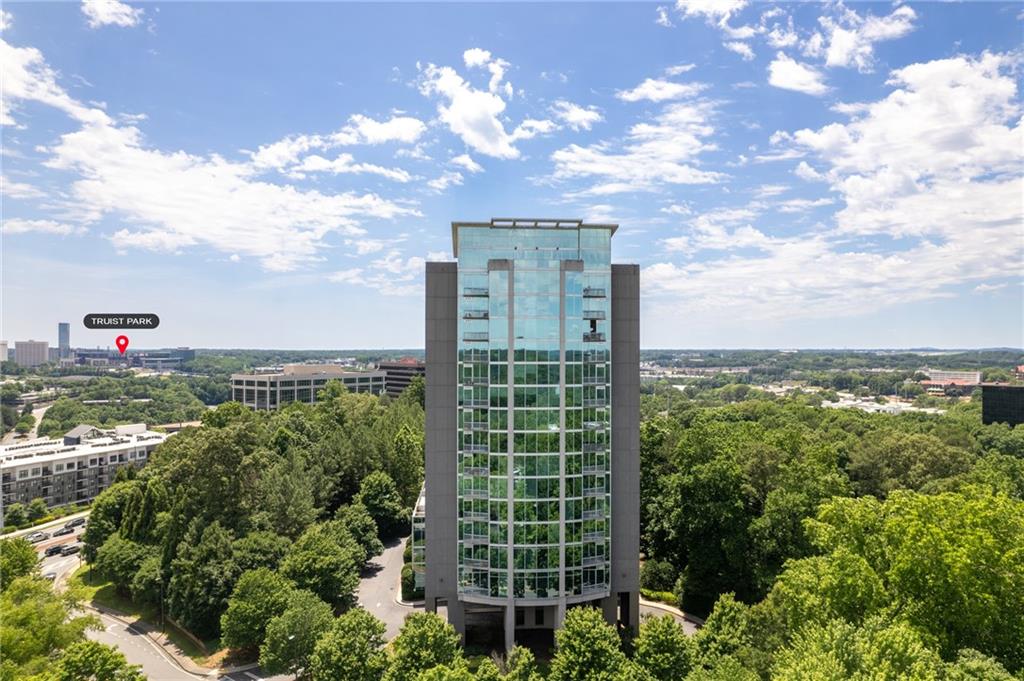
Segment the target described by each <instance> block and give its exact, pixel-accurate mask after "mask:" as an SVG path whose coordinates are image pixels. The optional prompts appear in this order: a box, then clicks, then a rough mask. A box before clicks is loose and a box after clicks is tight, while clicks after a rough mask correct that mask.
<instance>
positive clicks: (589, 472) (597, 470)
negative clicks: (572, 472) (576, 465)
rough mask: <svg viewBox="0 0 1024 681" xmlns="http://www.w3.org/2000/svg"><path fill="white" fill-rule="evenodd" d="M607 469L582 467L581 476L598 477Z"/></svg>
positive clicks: (602, 467)
mask: <svg viewBox="0 0 1024 681" xmlns="http://www.w3.org/2000/svg"><path fill="white" fill-rule="evenodd" d="M607 472H608V469H607V468H605V467H604V466H584V467H583V475H600V474H601V473H607Z"/></svg>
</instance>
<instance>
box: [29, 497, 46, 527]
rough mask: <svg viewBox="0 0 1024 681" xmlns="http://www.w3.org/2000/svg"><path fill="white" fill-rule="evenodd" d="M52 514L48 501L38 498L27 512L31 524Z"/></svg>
mask: <svg viewBox="0 0 1024 681" xmlns="http://www.w3.org/2000/svg"><path fill="white" fill-rule="evenodd" d="M49 512H50V509H49V508H47V506H46V500H45V499H40V498H39V497H36V498H35V499H33V500H32V501H31V502H30V503H29V505H28V509H27V510H26V514H27V515H28V520H29V522H33V523H34V522H35V521H37V520H39V519H40V518H42V517H43V516H45V515H46V514H47V513H49Z"/></svg>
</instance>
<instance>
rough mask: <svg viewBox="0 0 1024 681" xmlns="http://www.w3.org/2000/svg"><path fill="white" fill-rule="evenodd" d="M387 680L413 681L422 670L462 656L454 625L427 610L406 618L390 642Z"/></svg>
mask: <svg viewBox="0 0 1024 681" xmlns="http://www.w3.org/2000/svg"><path fill="white" fill-rule="evenodd" d="M391 645H392V652H393V655H392V658H391V666H390V667H389V668H388V671H387V673H386V674H385V675H384V678H385V679H386V680H387V681H416V679H417V678H418V677H419V675H420V673H421V672H424V671H427V670H429V669H433V668H434V667H437V666H451V665H454V664H455V663H456V662H457V661H459V660H461V659H462V647H461V646H460V645H459V634H458V632H457V631H455V628H454V627H453V626H452V625H450V624H448V623H447V622H445V621H444V620H442V619H441V618H440V617H438V616H437V615H435V614H433V613H429V612H414V613H412V614H411V615H409V616H408V617H406V619H405V624H403V625H402V629H401V632H400V633H399V634H398V637H397V638H396V639H395V640H394V641H393V642H392V644H391Z"/></svg>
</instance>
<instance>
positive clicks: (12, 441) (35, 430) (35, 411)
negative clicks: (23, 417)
mask: <svg viewBox="0 0 1024 681" xmlns="http://www.w3.org/2000/svg"><path fill="white" fill-rule="evenodd" d="M52 406H53V403H52V402H51V403H49V404H47V405H45V406H39V405H33V406H32V416H35V417H36V423H35V425H34V426H32V430H30V431H29V432H28V433H26V434H25V437H18V434H17V433H15V432H14V431H13V430H12V431H11V432H9V433H7V434H6V435H4V436H3V439H0V445H16V444H18V443H19V442H25V441H27V440H31V439H33V438H36V437H39V424H40V423H41V422H42V420H43V414H45V413H46V410H47V409H49V408H50V407H52Z"/></svg>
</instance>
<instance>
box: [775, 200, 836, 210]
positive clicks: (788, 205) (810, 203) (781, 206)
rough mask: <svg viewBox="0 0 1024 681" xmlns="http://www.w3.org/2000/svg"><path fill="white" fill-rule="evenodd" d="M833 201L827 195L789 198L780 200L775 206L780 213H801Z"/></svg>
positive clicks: (828, 204) (830, 203) (829, 204)
mask: <svg viewBox="0 0 1024 681" xmlns="http://www.w3.org/2000/svg"><path fill="white" fill-rule="evenodd" d="M833 203H835V201H834V200H833V199H830V198H828V197H822V198H820V199H789V200H787V201H780V202H779V203H778V204H776V208H778V210H779V212H780V213H803V212H805V211H808V210H811V209H812V208H821V207H822V206H831V205H832V204H833Z"/></svg>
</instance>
